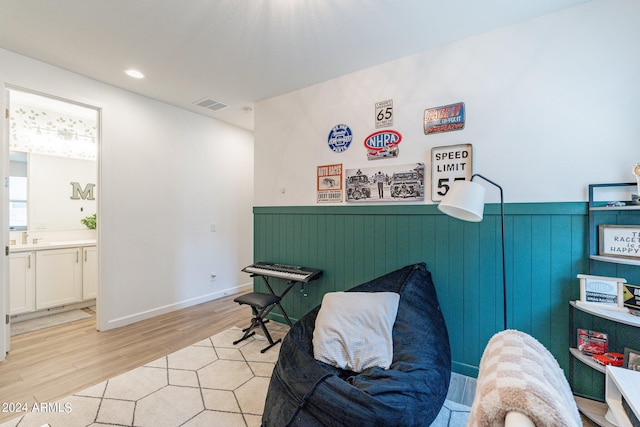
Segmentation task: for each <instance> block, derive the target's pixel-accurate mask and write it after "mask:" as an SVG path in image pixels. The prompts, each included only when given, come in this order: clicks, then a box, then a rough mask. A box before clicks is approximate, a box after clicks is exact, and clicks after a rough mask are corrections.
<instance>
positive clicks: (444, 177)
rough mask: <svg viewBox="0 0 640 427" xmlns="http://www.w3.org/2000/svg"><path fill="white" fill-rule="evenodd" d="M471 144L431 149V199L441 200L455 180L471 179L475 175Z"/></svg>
mask: <svg viewBox="0 0 640 427" xmlns="http://www.w3.org/2000/svg"><path fill="white" fill-rule="evenodd" d="M472 154H473V147H472V146H471V144H459V145H448V146H444V147H433V148H432V149H431V200H432V201H434V202H440V201H442V199H443V198H444V196H445V195H446V194H447V192H448V191H449V189H450V188H451V185H452V184H453V182H454V181H460V180H462V181H463V180H470V179H471V176H472V175H473V163H472V157H473V156H472Z"/></svg>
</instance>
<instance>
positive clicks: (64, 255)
mask: <svg viewBox="0 0 640 427" xmlns="http://www.w3.org/2000/svg"><path fill="white" fill-rule="evenodd" d="M80 252H81V251H80V248H68V249H52V250H46V251H38V252H36V309H38V310H40V309H42V308H48V307H56V306H60V305H64V304H69V303H73V302H78V301H81V300H82V259H81V253H80Z"/></svg>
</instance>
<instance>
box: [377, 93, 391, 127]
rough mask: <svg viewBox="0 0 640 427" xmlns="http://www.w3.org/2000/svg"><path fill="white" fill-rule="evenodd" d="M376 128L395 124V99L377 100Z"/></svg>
mask: <svg viewBox="0 0 640 427" xmlns="http://www.w3.org/2000/svg"><path fill="white" fill-rule="evenodd" d="M375 121H376V129H379V128H386V127H389V126H393V99H387V100H386V101H380V102H376V117H375Z"/></svg>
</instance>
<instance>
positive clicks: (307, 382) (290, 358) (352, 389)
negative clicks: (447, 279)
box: [262, 263, 451, 427]
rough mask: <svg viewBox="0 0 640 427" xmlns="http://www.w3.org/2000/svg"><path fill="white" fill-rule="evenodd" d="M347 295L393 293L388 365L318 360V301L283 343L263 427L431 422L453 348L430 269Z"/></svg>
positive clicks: (396, 275) (399, 274) (409, 270)
mask: <svg viewBox="0 0 640 427" xmlns="http://www.w3.org/2000/svg"><path fill="white" fill-rule="evenodd" d="M347 292H396V293H398V294H399V295H400V300H399V303H398V309H397V315H396V318H395V323H394V324H393V330H392V335H393V359H392V363H391V365H390V366H389V369H383V368H380V367H377V366H375V367H371V368H367V369H365V370H364V371H362V372H359V373H356V372H351V371H346V370H343V369H340V368H336V367H334V366H332V365H330V364H327V363H323V362H319V361H318V360H316V359H314V350H313V342H312V340H313V331H314V328H315V323H316V318H317V316H318V312H319V310H320V308H321V306H318V307H316V308H314V309H313V310H311V311H310V312H309V313H307V314H306V315H304V316H303V317H302V318H301V319H300V320H299V321H298V322H297V323H296V324H295V325H294V326H293V327H292V328H291V330H290V331H289V333H288V334H287V336H286V337H285V338H284V340H283V342H282V346H281V349H280V354H279V356H278V361H277V363H276V366H275V369H274V371H273V375H272V377H271V382H270V383H269V390H268V393H267V398H266V402H265V409H264V413H263V417H262V426H263V427H283V426H300V427H303V426H304V427H313V426H332V427H334V426H354V427H355V426H385V427H386V426H429V425H430V424H431V423H432V421H433V420H434V419H435V418H436V416H437V415H438V412H439V411H440V408H441V407H442V405H443V403H444V401H445V398H446V395H447V390H448V388H449V380H450V377H451V350H450V347H449V336H448V333H447V328H446V325H445V322H444V318H443V316H442V312H441V311H440V305H439V303H438V298H437V296H436V290H435V287H434V285H433V281H432V280H431V273H430V272H429V271H428V270H427V269H426V266H425V264H424V263H420V264H415V265H410V266H407V267H404V268H402V269H399V270H396V271H394V272H392V273H389V274H386V275H384V276H381V277H379V278H377V279H374V280H371V281H370V282H367V283H364V284H362V285H359V286H356V287H355V288H352V289H350V290H349V291H347Z"/></svg>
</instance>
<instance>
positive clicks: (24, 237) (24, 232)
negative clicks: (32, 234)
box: [22, 231, 29, 245]
mask: <svg viewBox="0 0 640 427" xmlns="http://www.w3.org/2000/svg"><path fill="white" fill-rule="evenodd" d="M27 237H29V235H28V234H27V232H26V231H23V232H22V244H23V245H26V244H27Z"/></svg>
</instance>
